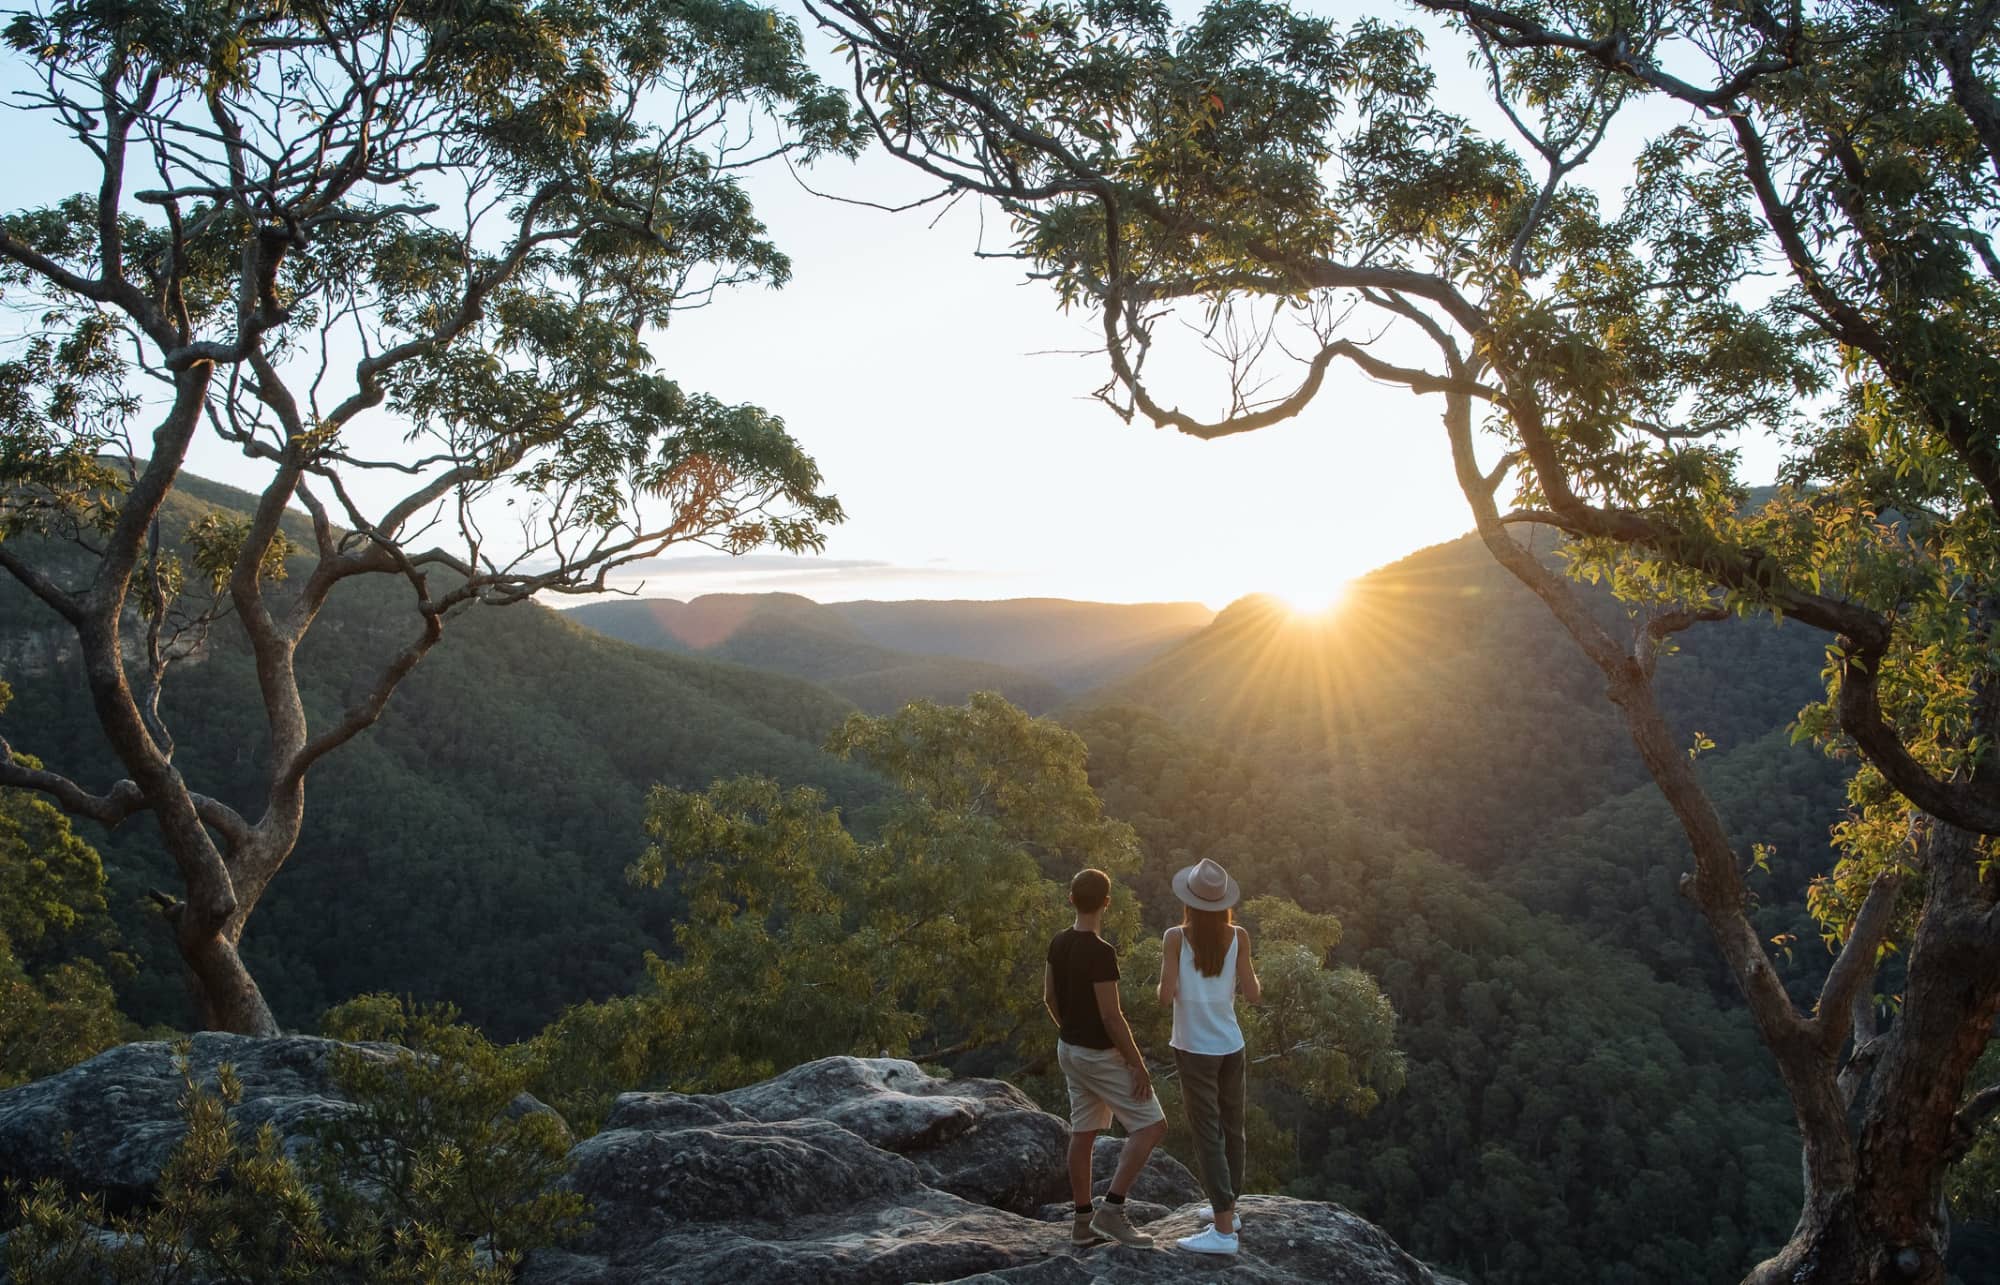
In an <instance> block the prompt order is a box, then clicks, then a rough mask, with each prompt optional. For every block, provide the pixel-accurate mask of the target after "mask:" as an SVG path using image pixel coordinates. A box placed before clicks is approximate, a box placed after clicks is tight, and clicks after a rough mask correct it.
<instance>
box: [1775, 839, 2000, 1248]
mask: <svg viewBox="0 0 2000 1285" xmlns="http://www.w3.org/2000/svg"><path fill="white" fill-rule="evenodd" d="M1979 862H1980V853H1979V850H1978V844H1977V841H1976V839H1975V837H1974V836H1973V835H1971V834H1969V833H1967V832H1966V831H1963V830H1957V829H1953V828H1952V827H1949V826H1946V825H1944V824H1942V823H1940V822H1937V821H1931V822H1930V823H1929V825H1928V826H1927V828H1926V833H1925V837H1924V840H1923V850H1922V854H1921V863H1922V865H1923V867H1924V869H1925V876H1926V884H1925V895H1924V908H1923V915H1922V918H1921V919H1920V920H1919V921H1918V924H1917V931H1916V938H1915V940H1914V942H1913V943H1912V944H1911V949H1910V957H1909V969H1908V973H1907V976H1906V979H1905V982H1904V988H1903V1004H1902V1009H1901V1011H1900V1012H1899V1013H1898V1014H1897V1017H1896V1021H1895V1024H1894V1025H1893V1026H1892V1027H1891V1028H1890V1030H1889V1034H1888V1035H1887V1036H1886V1037H1885V1038H1884V1040H1883V1041H1882V1046H1883V1051H1882V1052H1881V1054H1880V1056H1879V1057H1878V1058H1877V1059H1876V1065H1875V1068H1874V1072H1873V1075H1872V1078H1871V1079H1870V1080H1869V1081H1868V1082H1867V1083H1866V1087H1865V1089H1864V1096H1863V1099H1862V1106H1861V1111H1860V1118H1859V1120H1858V1122H1857V1126H1856V1129H1855V1133H1854V1137H1855V1139H1856V1142H1855V1157H1856V1164H1855V1167H1854V1173H1855V1177H1854V1181H1853V1183H1852V1184H1851V1185H1849V1186H1845V1187H1842V1188H1838V1189H1834V1190H1821V1191H1817V1192H1808V1193H1807V1198H1806V1206H1805V1210H1804V1212H1803V1213H1802V1215H1801V1216H1800V1219H1799V1224H1798V1227H1797V1228H1796V1229H1795V1230H1794V1231H1793V1232H1792V1238H1791V1240H1790V1241H1789V1242H1788V1243H1787V1244H1786V1245H1785V1248H1784V1249H1783V1250H1782V1251H1780V1252H1779V1253H1778V1255H1777V1256H1776V1257H1774V1258H1772V1259H1771V1260H1770V1261H1769V1262H1766V1263H1763V1264H1760V1265H1759V1266H1758V1268H1757V1269H1756V1271H1754V1272H1752V1273H1751V1274H1750V1276H1749V1277H1748V1278H1747V1281H1746V1285H1776V1283H1777V1282H1780V1281H1782V1282H1785V1285H1943V1281H1944V1280H1945V1270H1944V1254H1945V1249H1946V1246H1947V1244H1948V1242H1949V1227H1948V1223H1947V1216H1946V1212H1945V1206H1944V1176H1945V1169H1946V1168H1947V1167H1948V1166H1949V1164H1950V1163H1951V1148H1952V1143H1953V1139H1954V1136H1955V1130H1954V1125H1955V1122H1956V1119H1957V1115H1958V1111H1959V1106H1960V1103H1961V1102H1963V1101H1964V1098H1965V1090H1966V1085H1967V1081H1968V1079H1969V1078H1970V1076H1971V1074H1972V1068H1973V1065H1974V1064H1975V1063H1976V1062H1978V1060H1979V1056H1980V1054H1981V1052H1983V1051H1984V1050H1985V1048H1986V1045H1987V1042H1988V1040H1990V1039H1991V1038H1992V1033H1993V1022H1994V1018H1995V1016H1996V1014H2000V945H1996V941H1995V936H1994V932H1993V929H1992V926H1991V925H1990V924H1989V923H1988V922H1987V914H1988V913H1990V909H1991V904H1992V900H1991V896H1990V892H1988V891H1986V890H1982V888H1981V886H1980V885H1981V879H1980V874H1979Z"/></svg>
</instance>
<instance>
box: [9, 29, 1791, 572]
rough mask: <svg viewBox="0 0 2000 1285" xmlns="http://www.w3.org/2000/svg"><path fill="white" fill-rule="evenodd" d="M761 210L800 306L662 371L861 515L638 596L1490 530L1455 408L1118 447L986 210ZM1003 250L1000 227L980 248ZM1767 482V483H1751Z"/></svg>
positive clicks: (25, 198) (1224, 555)
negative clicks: (1464, 462)
mask: <svg viewBox="0 0 2000 1285" xmlns="http://www.w3.org/2000/svg"><path fill="white" fill-rule="evenodd" d="M1371 7H1376V6H1371ZM1338 8H1340V9H1341V10H1343V11H1346V12H1353V9H1352V8H1351V7H1349V6H1338ZM1405 14H1407V10H1401V9H1398V10H1396V11H1395V13H1394V14H1393V15H1392V16H1398V17H1400V16H1403V15H1405ZM803 21H804V19H803V16H802V22H803ZM1427 25H1429V24H1427ZM806 41H807V46H808V48H809V49H810V50H811V51H812V52H813V55H814V57H815V61H817V62H818V63H819V64H820V65H821V67H822V69H823V70H824V71H825V72H826V73H827V74H829V75H831V76H835V77H838V76H840V75H841V69H840V67H839V65H838V63H837V61H836V60H835V59H834V58H833V57H832V56H831V55H830V54H829V53H828V49H829V46H830V44H831V41H830V39H829V38H828V37H826V36H824V35H822V34H821V33H819V32H818V31H816V30H814V29H812V28H811V27H810V26H807V27H806ZM1434 55H1435V63H1436V66H1437V67H1438V68H1439V70H1440V73H1441V75H1442V76H1444V77H1446V78H1448V79H1450V80H1453V81H1455V82H1458V83H1459V87H1458V88H1456V89H1455V90H1454V94H1453V97H1454V98H1455V99H1456V100H1458V102H1459V103H1460V105H1461V109H1465V108H1471V107H1476V106H1477V104H1479V103H1481V102H1483V101H1484V100H1483V97H1481V96H1480V92H1479V87H1478V83H1477V81H1476V79H1474V78H1473V76H1472V74H1471V73H1470V72H1469V71H1467V70H1466V64H1465V61H1464V59H1463V57H1462V56H1461V55H1460V53H1459V52H1458V51H1457V49H1456V48H1455V47H1454V46H1453V45H1452V44H1451V43H1450V42H1449V41H1448V40H1440V41H1438V42H1437V43H1435V44H1434ZM0 62H4V63H5V68H4V74H0V87H6V88H11V87H13V86H16V85H19V84H20V83H22V81H21V70H20V67H19V65H18V61H17V56H16V55H13V54H6V55H0ZM1490 110H1491V109H1490V108H1489V109H1487V111H1488V112H1489V113H1490ZM5 132H6V137H7V139H8V143H9V152H10V154H11V156H12V158H13V163H12V164H11V165H10V169H9V175H8V177H7V179H6V180H5V183H4V186H0V206H4V207H5V208H9V209H16V208H21V207H24V206H31V205H37V204H41V203H44V202H46V201H49V200H53V199H55V198H57V197H58V196H60V195H62V194H64V193H65V192H66V191H67V190H69V189H72V188H74V187H75V186H77V185H78V180H79V178H80V171H78V170H76V169H75V168H73V167H74V164H75V162H74V158H72V157H71V156H70V155H69V152H68V149H67V148H65V147H63V145H62V144H61V142H60V140H54V139H51V138H50V137H48V136H46V135H38V134H37V133H36V132H35V131H34V130H33V129H31V128H29V127H28V122H27V121H26V120H25V119H24V118H23V117H22V116H21V115H20V114H18V113H13V112H9V113H8V114H7V116H6V131H5ZM1629 155H1630V152H1629V149H1628V150H1627V151H1625V152H1624V153H1623V155H1622V156H1621V155H1620V154H1619V153H1618V150H1617V149H1616V148H1615V147H1613V148H1611V149H1608V150H1607V159H1606V160H1605V161H1604V162H1602V163H1600V164H1599V165H1598V166H1596V169H1597V170H1598V171H1599V172H1600V173H1601V174H1603V175H1604V176H1605V178H1607V179H1609V180H1611V181H1614V182H1615V179H1616V173H1617V167H1618V166H1619V164H1620V163H1621V162H1622V161H1623V160H1624V159H1626V158H1629ZM65 178H67V183H66V184H65ZM917 178H918V176H917V175H915V173H914V172H913V171H911V170H909V169H908V168H907V167H905V166H903V165H902V164H901V163H900V162H897V161H895V160H893V159H892V158H890V157H887V156H886V155H882V154H879V153H873V152H871V153H870V154H869V155H867V156H866V157H864V158H863V159H862V161H860V162H859V163H858V164H854V165H848V164H846V163H844V162H843V163H823V164H822V165H820V166H819V167H817V168H816V169H814V170H812V171H809V172H808V173H807V179H808V181H809V182H811V183H812V184H813V185H814V186H815V187H817V188H820V189H821V190H824V191H831V192H837V193H841V194H844V195H848V196H853V197H860V198H866V199H869V200H874V201H881V202H886V203H893V202H894V201H895V200H897V199H898V198H899V197H901V198H905V199H906V198H907V197H909V196H912V195H917V194H920V193H922V192H923V191H925V190H926V189H925V188H924V187H923V186H922V185H921V184H919V183H918V182H917ZM748 186H749V188H750V190H751V192H752V195H753V196H754V198H755V200H756V204H757V208H758V210H759V212H760V214H761V215H762V217H763V218H764V220H765V222H766V223H767V224H768V225H769V227H770V230H771V233H772V236H773V238H774V239H775V240H776V242H777V243H778V245H780V246H781V247H782V248H784V249H785V250H786V252H787V253H788V254H790V256H791V258H792V261H793V269H794V272H793V279H792V282H791V284H790V285H788V286H787V287H786V288H785V289H783V290H782V291H771V290H764V289H756V290H747V291H744V290H739V291H737V292H735V293H733V294H729V295H725V296H722V297H720V298H719V299H718V300H717V302H716V303H715V304H713V305H712V306H711V307H709V308H707V309H705V310H702V311H698V312H695V313H692V314H688V315H686V316H684V317H683V318H681V319H680V320H679V322H678V323H677V324H676V326H675V328H674V329H673V331H672V332H671V333H670V334H667V335H664V336H661V338H660V340H659V342H658V344H657V345H656V347H657V350H658V353H659V356H660V360H661V365H662V369H663V370H665V371H666V373H668V374H670V375H672V376H673V377H675V378H677V379H679V380H681V381H682V383H683V384H684V385H686V386H687V387H689V388H692V389H699V390H704V391H707V392H710V393H713V394H715V395H716V396H718V397H720V398H722V399H724V400H725V401H732V402H734V401H747V402H755V403H757V404H759V405H761V406H763V407H765V408H766V409H768V410H771V411H773V412H775V413H777V414H779V415H781V416H783V417H784V419H785V421H786V423H787V425H788V426H789V427H790V429H791V431H792V432H793V434H794V435H795V436H796V437H797V438H798V439H799V441H800V442H801V443H803V444H804V446H805V447H806V449H807V450H808V451H809V452H810V453H811V454H812V455H813V456H814V457H815V458H816V459H817V460H818V462H819V464H820V466H821V468H822V470H823V471H824V473H825V475H826V477H827V480H828V484H829V487H830V489H832V490H833V491H834V493H836V494H837V495H838V496H839V497H840V499H841V502H842V503H843V505H844V506H845V508H846V510H847V513H848V515H849V517H848V521H847V522H846V523H845V524H844V525H842V526H840V527H838V528H835V529H834V530H833V532H832V534H831V537H830V538H829V540H828V542H827V548H826V552H825V554H824V556H823V557H820V558H816V559H789V558H784V557H782V556H778V555H770V554H763V555H754V556H750V557H745V558H740V559H734V560H732V559H728V558H725V557H721V556H718V555H715V554H712V553H710V552H708V551H706V550H692V551H689V552H688V553H686V554H685V555H681V556H677V557H671V558H669V559H667V560H666V561H665V562H664V563H663V564H660V565H658V566H656V567H653V568H649V570H648V573H647V574H646V576H645V580H644V588H643V592H645V593H646V594H649V595H660V596H671V597H683V598H684V597H691V596H694V595H696V594H700V593H710V592H724V591H762V590H786V591H790V592H796V593H803V594H806V595H808V596H810V597H813V598H817V599H819V600H821V601H840V600H845V599H854V598H1008V597H1025V596H1056V597H1070V598H1084V599H1098V600H1103V601H1114V602H1141V601H1159V600H1174V599H1193V600H1198V601H1202V602H1206V603H1209V604H1211V605H1214V606H1220V605H1223V604H1225V603H1227V602H1229V601H1231V600H1233V599H1235V598H1237V597H1239V596H1241V595H1243V594H1245V593H1250V592H1255V591H1269V592H1275V593H1279V594H1282V595H1286V596H1289V597H1293V598H1295V599H1304V600H1312V599H1315V598H1319V599H1324V598H1327V597H1330V596H1332V595H1334V594H1335V593H1336V592H1337V590H1338V587H1339V586H1340V585H1341V584H1342V583H1344V582H1345V581H1347V580H1349V579H1351V578H1352V577H1354V576H1356V575H1359V574H1361V573H1362V572H1365V571H1367V570H1369V569H1371V568H1373V567H1376V566H1379V565H1381V564H1383V563H1385V562H1389V561H1392V560H1394V559H1396V558H1398V557H1401V556H1402V555H1404V554H1406V553H1409V552H1410V551H1412V550H1414V549H1417V548H1420V547H1422V546H1424V545H1428V544H1433V543H1436V542H1438V541H1441V540H1447V539H1450V538H1452V537H1454V536H1456V535H1458V534H1460V533H1461V532H1463V531H1464V530H1466V529H1467V528H1468V527H1469V526H1470V525H1471V523H1470V518H1469V515H1468V514H1467V513H1466V511H1465V508H1464V502H1463V500H1462V499H1461V497H1460V496H1459V494H1458V492H1457V489H1456V487H1455V485H1454V484H1453V482H1452V474H1451V466H1450V460H1449V455H1448V452H1447V449H1446V446H1445V443H1444V440H1443V433H1442V430H1441V428H1440V427H1439V425H1438V421H1437V414H1438V410H1439V406H1438V404H1437V402H1436V400H1435V399H1430V400H1423V401H1420V400H1418V399H1415V398H1413V397H1411V396H1410V395H1409V394H1407V393H1404V392H1400V391H1398V390H1395V389H1391V388H1384V387H1380V386H1377V385H1374V384H1372V383H1370V382H1369V381H1367V380H1365V379H1363V378H1362V377H1360V376H1359V375H1358V374H1356V373H1354V372H1353V371H1352V370H1348V369H1340V368H1336V372H1337V373H1335V374H1332V375H1330V376H1329V379H1328V382H1327V386H1326V387H1325V388H1324V389H1323V390H1322V392H1321V395H1320V397H1319V398H1318V400H1317V402H1316V403H1315V404H1314V405H1313V406H1312V407H1311V408H1310V409H1309V410H1308V411H1307V412H1306V413H1305V414H1303V415H1301V416H1299V417H1298V418H1297V419H1296V420H1293V421H1292V422H1290V423H1287V424H1283V425H1280V426H1277V427H1274V428H1268V429H1264V430H1262V431H1260V432H1257V433H1252V434H1246V435H1243V436H1240V437H1235V438H1230V439H1224V440H1221V441H1216V442H1201V441H1197V440H1194V439H1192V438H1186V437H1182V436H1179V435H1177V434H1173V433H1169V432H1163V431H1158V430H1153V429H1150V428H1145V427H1140V426H1138V425H1136V424H1135V425H1126V424H1124V423H1121V422H1120V421H1119V420H1118V419H1117V417H1116V416H1115V415H1113V414H1112V413H1111V411H1110V410H1108V409H1107V408H1105V407H1104V406H1102V405H1100V404H1099V403H1097V402H1095V401H1093V400H1091V399H1090V397H1089V394H1090V392H1091V390H1093V389H1094V388H1096V387H1097V386H1098V385H1099V384H1101V383H1102V382H1103V378H1104V374H1105V360H1104V357H1103V355H1102V353H1101V351H1099V350H1098V349H1097V348H1096V347H1095V345H1094V344H1093V338H1094V336H1095V335H1096V334H1097V331H1096V329H1095V323H1094V322H1093V320H1092V318H1091V317H1090V316H1089V315H1088V314H1085V313H1082V312H1077V313H1071V314H1067V315H1065V314H1063V313H1060V312H1059V311H1058V310H1057V308H1056V304H1055V299H1054V296H1053V294H1052V292H1050V291H1049V290H1048V289H1047V288H1046V287H1045V286H1042V285H1039V284H1035V283H1024V282H1022V280H1021V271H1020V268H1019V265H1016V264H1013V263H1009V262H1004V261H992V260H984V261H983V260H979V259H977V258H975V257H974V254H973V251H974V249H975V247H976V246H977V245H978V244H979V240H980V233H981V228H980V211H979V210H978V209H976V208H975V207H973V206H972V205H971V204H970V203H969V202H968V203H965V204H963V205H961V206H960V207H959V208H957V209H955V210H953V211H952V212H951V213H949V214H947V215H945V216H944V217H943V218H942V219H941V220H939V221H938V222H937V224H936V225H935V226H930V219H931V217H932V215H931V214H930V212H928V211H926V212H918V213H905V214H900V215H893V214H887V213H883V212H881V211H878V210H873V209H866V208H861V207H857V206H852V205H843V204H838V203H835V202H833V201H828V200H823V199H820V198H818V197H815V196H812V195H810V194H808V193H807V192H805V191H804V190H803V189H801V188H800V187H799V186H798V184H797V183H796V182H795V181H794V180H793V178H792V177H791V176H790V175H789V174H788V173H787V172H786V171H785V170H784V169H783V168H782V167H781V166H779V167H771V168H768V169H766V170H764V171H763V172H761V173H757V174H753V175H752V176H750V178H749V180H748ZM1004 242H1005V229H1004V228H1003V227H1000V226H999V225H998V224H996V223H992V221H991V220H990V218H989V227H988V229H987V244H988V245H989V246H996V247H997V246H999V245H1003V244H1004ZM1059 350H1068V351H1059ZM1079 350H1080V351H1079ZM1219 373H1220V372H1219V369H1217V368H1212V367H1211V368H1201V367H1199V366H1195V367H1194V368H1192V369H1188V370H1179V371H1167V372H1165V374H1166V375H1167V376H1169V377H1173V378H1171V387H1172V389H1173V391H1174V392H1175V393H1176V394H1179V395H1180V398H1181V399H1183V400H1185V402H1186V405H1187V407H1188V409H1190V410H1191V411H1195V412H1197V413H1203V412H1212V411H1213V410H1214V409H1216V408H1217V406H1218V405H1219V402H1218V401H1217V400H1216V399H1217V398H1219V396H1220V394H1221V385H1220V383H1219V380H1218V379H1213V378H1202V376H1204V375H1219ZM1175 376H1177V377H1175ZM392 427H393V426H386V425H385V426H384V429H385V430H389V429H391V428H392ZM1767 454H1768V451H1757V452H1753V454H1752V459H1753V461H1754V460H1756V459H1757V458H1759V456H1761V455H1767ZM190 464H191V467H192V468H193V469H194V470H195V471H196V472H199V473H202V474H205V475H207V476H210V477H214V478H217V479H219V480H222V481H228V482H233V483H236V484H238V485H246V486H254V485H256V484H257V483H258V481H259V477H258V475H257V474H256V473H255V472H253V471H250V470H249V469H248V466H247V465H246V462H245V461H243V460H242V459H241V457H239V456H236V455H235V454H234V453H233V452H227V451H224V450H223V449H222V448H221V447H220V446H219V445H216V444H213V443H208V442H204V443H203V444H202V445H201V446H200V447H199V448H198V449H197V450H196V452H195V454H194V455H193V457H192V458H191V461H190ZM1770 471H1771V468H1770V464H1769V463H1768V462H1765V463H1764V464H1763V465H1762V467H1761V468H1760V467H1754V466H1753V467H1751V468H1750V469H1749V470H1748V473H1749V475H1750V476H1752V477H1767V476H1768V475H1769V473H1770ZM633 587H637V586H636V584H635V585H633Z"/></svg>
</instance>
